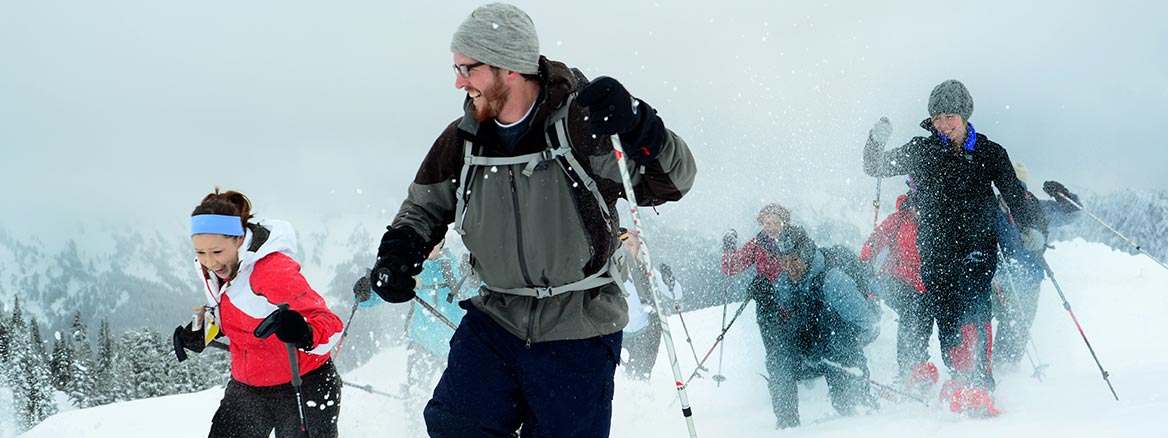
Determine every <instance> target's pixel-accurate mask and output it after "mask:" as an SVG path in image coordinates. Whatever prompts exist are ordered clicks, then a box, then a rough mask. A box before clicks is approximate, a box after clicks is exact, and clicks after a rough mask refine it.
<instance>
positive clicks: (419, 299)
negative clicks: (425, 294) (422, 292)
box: [414, 295, 458, 331]
mask: <svg viewBox="0 0 1168 438" xmlns="http://www.w3.org/2000/svg"><path fill="white" fill-rule="evenodd" d="M414 302H416V303H418V304H421V305H422V307H423V308H425V309H426V311H427V312H430V314H431V315H434V317H435V318H438V320H439V321H442V323H443V324H446V326H447V327H450V329H451V330H455V331H457V330H458V325H457V324H455V323H454V321H451V320H450V318H447V317H446V315H443V314H442V312H439V311H438V309H435V308H434V305H433V304H430V303H427V302H426V300H423V299H422V297H419V296H417V295H414Z"/></svg>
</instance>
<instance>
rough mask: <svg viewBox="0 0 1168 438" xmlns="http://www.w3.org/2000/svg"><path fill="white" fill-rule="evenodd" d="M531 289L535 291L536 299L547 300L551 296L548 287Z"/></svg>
mask: <svg viewBox="0 0 1168 438" xmlns="http://www.w3.org/2000/svg"><path fill="white" fill-rule="evenodd" d="M531 289H532V290H534V291H535V297H536V298H549V297H551V296H552V288H550V287H547V286H544V287H533V288H531Z"/></svg>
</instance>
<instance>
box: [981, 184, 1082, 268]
mask: <svg viewBox="0 0 1168 438" xmlns="http://www.w3.org/2000/svg"><path fill="white" fill-rule="evenodd" d="M1027 196H1029V197H1031V198H1033V197H1034V195H1033V194H1031V193H1029V192H1027ZM1070 198H1071V199H1072V200H1074V201H1075V202H1076V203H1078V202H1079V196H1078V195H1075V194H1073V193H1072V194H1071V196H1070ZM1038 204H1039V205H1040V206H1041V207H1042V211H1043V213H1044V214H1045V215H1046V220H1047V226H1062V225H1066V224H1069V223H1071V222H1073V221H1075V220H1076V219H1078V216H1079V209H1077V208H1075V207H1074V206H1072V205H1069V204H1066V205H1064V204H1063V203H1061V202H1058V201H1054V200H1049V199H1048V200H1042V201H1038ZM1008 213H1009V212H1008V211H1007V210H1005V209H1004V208H999V209H998V216H997V218H996V219H995V220H994V225H995V228H996V230H997V233H998V250H999V251H1000V254H1001V256H1002V259H1001V261H1002V263H999V264H998V270H997V274H996V275H995V276H996V277H998V278H999V280H1005V281H1007V282H1013V283H1017V284H1019V285H1024V286H1031V287H1033V286H1037V285H1038V284H1041V283H1042V279H1043V278H1046V271H1045V270H1044V269H1043V267H1042V256H1041V255H1040V254H1035V253H1033V252H1030V251H1027V250H1026V248H1024V247H1023V246H1022V234H1021V232H1020V231H1019V230H1018V227H1017V226H1016V225H1015V224H1014V223H1013V222H1011V221H1010V217H1009V216H1008Z"/></svg>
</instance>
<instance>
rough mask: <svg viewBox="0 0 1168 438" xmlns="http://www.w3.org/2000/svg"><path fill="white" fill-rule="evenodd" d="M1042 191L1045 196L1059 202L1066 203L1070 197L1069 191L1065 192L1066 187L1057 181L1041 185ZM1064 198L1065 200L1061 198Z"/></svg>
mask: <svg viewBox="0 0 1168 438" xmlns="http://www.w3.org/2000/svg"><path fill="white" fill-rule="evenodd" d="M1042 191H1044V192H1046V194H1048V195H1050V197H1052V198H1054V199H1055V200H1056V201H1059V202H1067V199H1068V198H1070V197H1071V191H1070V190H1067V186H1064V185H1063V184H1062V183H1060V182H1058V181H1047V182H1044V183H1042ZM1064 196H1065V197H1066V198H1063V197H1064Z"/></svg>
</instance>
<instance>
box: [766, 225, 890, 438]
mask: <svg viewBox="0 0 1168 438" xmlns="http://www.w3.org/2000/svg"><path fill="white" fill-rule="evenodd" d="M776 246H777V247H778V248H777V253H778V254H779V259H780V260H781V262H782V265H783V273H782V274H781V275H779V277H778V279H777V281H776V282H775V285H774V289H773V291H774V297H775V302H776V303H777V304H778V306H777V307H778V312H777V314H776V315H774V317H773V318H770V319H768V320H766V321H764V320H763V319H761V318H760V321H759V323H760V325H761V326H760V327H759V329H760V331H761V334H762V337H763V345H764V347H765V348H766V369H767V374H768V375H769V377H768V379H767V384H768V387H769V390H770V393H771V407H772V408H773V409H774V413H775V418H776V426H777V427H778V428H779V429H785V428H789V427H796V426H798V425H799V423H800V422H799V394H798V392H799V391H798V386H797V383H798V381H800V380H805V379H810V378H815V377H818V376H824V378H825V379H826V380H827V385H828V392H829V394H830V395H831V404H832V406H833V407H834V408H835V409H836V411H837V412H839V413H840V414H841V415H853V414H855V413H856V409H857V408H858V407H860V406H865V405H866V406H869V407H872V408H874V407H875V401H874V399H873V398H872V396H871V394H870V393H869V391H868V383H867V376H868V359H867V358H866V357H865V356H864V350H863V348H864V346H865V345H868V344H869V343H870V342H872V340H874V339H875V338H876V335H877V334H878V330H879V329H878V326H877V323H878V322H879V315H878V314H875V313H874V312H873V311H872V307H871V306H869V303H868V302H867V300H866V299H865V297H864V294H863V293H862V292H861V291H860V290H859V288H858V287H857V285H856V282H855V280H853V278H852V277H851V276H849V275H848V274H846V273H845V272H844V270H843V269H841V268H840V267H838V266H835V265H833V262H831V261H829V257H827V254H826V252H825V251H827V249H821V248H817V247H816V246H815V242H814V241H813V240H811V238H810V237H808V236H807V233H806V232H804V231H803V229H802V228H800V227H797V226H787V227H786V228H785V229H784V230H783V232H782V233H781V234H780V235H779V237H778V239H777V245H776ZM852 257H853V258H856V256H855V255H854V254H852ZM856 262H857V263H858V258H857V261H856ZM870 281H872V282H874V279H870ZM870 287H875V286H870Z"/></svg>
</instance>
